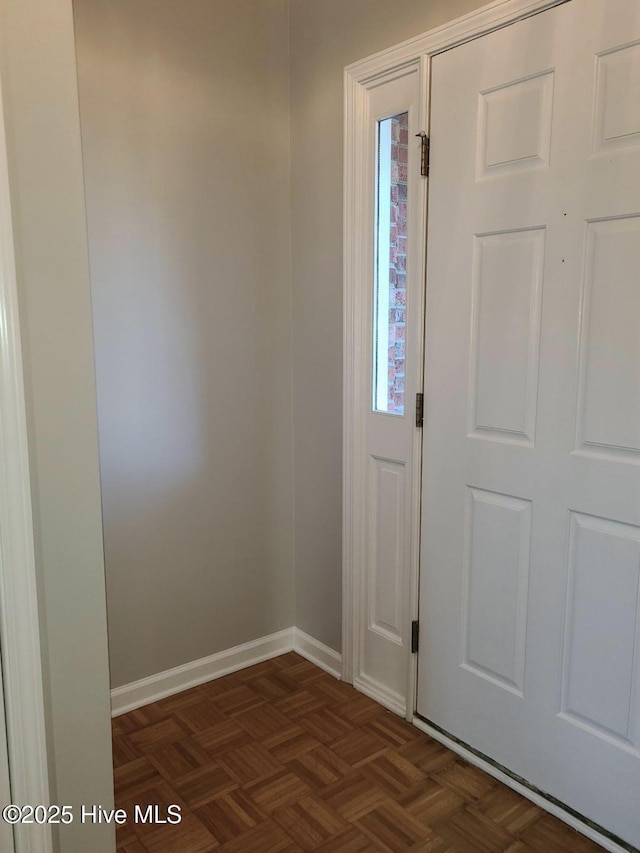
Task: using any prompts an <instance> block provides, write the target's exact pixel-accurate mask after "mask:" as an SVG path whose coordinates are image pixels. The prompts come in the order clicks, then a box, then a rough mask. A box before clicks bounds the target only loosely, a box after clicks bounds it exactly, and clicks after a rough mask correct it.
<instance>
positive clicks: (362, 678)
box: [353, 674, 407, 717]
mask: <svg viewBox="0 0 640 853" xmlns="http://www.w3.org/2000/svg"><path fill="white" fill-rule="evenodd" d="M353 686H354V687H355V688H356V689H357V690H359V691H360V692H361V693H364V694H365V696H368V697H369V698H370V699H373V700H374V702H377V703H378V704H379V705H382V706H383V707H385V708H387V709H388V710H389V711H393V713H394V714H398V715H399V716H400V717H406V716H407V702H406V699H405V698H404V696H400V694H398V693H395V692H394V691H393V690H389V688H388V687H385V686H384V684H380V683H379V682H377V681H374V679H373V678H369V676H367V675H362V674H361V675H358V676H356V677H355V678H354V680H353Z"/></svg>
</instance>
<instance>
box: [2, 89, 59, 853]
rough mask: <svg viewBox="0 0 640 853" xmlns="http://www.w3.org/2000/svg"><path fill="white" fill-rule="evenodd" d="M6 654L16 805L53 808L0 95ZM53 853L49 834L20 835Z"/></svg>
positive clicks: (34, 848) (36, 852) (44, 830)
mask: <svg viewBox="0 0 640 853" xmlns="http://www.w3.org/2000/svg"><path fill="white" fill-rule="evenodd" d="M0 649H1V652H2V668H3V674H4V700H5V706H6V724H7V738H8V751H9V768H10V777H11V779H10V784H11V794H12V799H13V802H14V803H16V804H18V805H26V804H29V805H33V806H35V805H39V804H42V805H49V777H48V767H47V750H46V735H45V716H44V698H43V682H42V664H41V649H40V628H39V618H38V600H37V585H36V563H35V552H34V541H33V518H32V509H31V486H30V479H29V456H28V447H27V421H26V410H25V394H24V376H23V370H22V350H21V343H20V326H19V317H18V289H17V280H16V265H15V255H14V241H13V226H12V217H11V199H10V187H9V167H8V161H7V145H6V135H5V122H4V110H3V106H2V96H1V91H0ZM14 840H15V849H16V853H50V851H51V850H52V835H51V827H50V826H47V825H38V824H30V825H24V826H16V827H15V828H14Z"/></svg>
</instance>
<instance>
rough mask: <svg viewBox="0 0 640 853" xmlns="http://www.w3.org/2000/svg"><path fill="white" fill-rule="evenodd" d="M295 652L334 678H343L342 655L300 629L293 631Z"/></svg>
mask: <svg viewBox="0 0 640 853" xmlns="http://www.w3.org/2000/svg"><path fill="white" fill-rule="evenodd" d="M293 650H294V651H295V652H298V654H299V655H302V657H303V658H306V659H307V660H308V661H311V663H315V664H316V666H319V667H320V668H321V669H324V670H325V672H328V673H329V675H333V676H334V678H342V655H341V654H339V653H338V652H336V651H334V650H333V649H330V648H329V646H325V644H324V643H321V642H320V640H316V638H315V637H311V636H310V635H309V634H305V632H304V631H301V630H300V628H294V629H293Z"/></svg>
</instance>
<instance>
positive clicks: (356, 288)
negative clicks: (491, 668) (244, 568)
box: [342, 0, 567, 717]
mask: <svg viewBox="0 0 640 853" xmlns="http://www.w3.org/2000/svg"><path fill="white" fill-rule="evenodd" d="M564 2H567V0H494V2H491V3H489V4H488V5H487V6H484V7H482V8H480V9H478V10H476V11H474V12H471V13H470V14H468V15H465V16H464V17H461V18H458V19H456V20H454V21H451V22H449V23H447V24H444V25H443V26H440V27H437V28H436V29H433V30H431V31H429V32H427V33H425V34H423V35H420V36H417V37H415V38H413V39H409V40H408V41H406V42H403V43H402V44H400V45H397V46H395V47H391V48H389V49H388V50H384V51H382V52H380V53H377V54H375V55H374V56H371V57H368V58H367V59H364V60H362V61H360V62H356V63H354V64H352V65H349V66H348V67H347V68H346V69H345V73H344V127H345V137H344V221H343V240H344V314H343V316H344V320H343V336H344V337H343V340H344V365H343V413H344V415H343V460H344V462H343V552H342V553H343V572H342V596H343V623H342V652H343V678H344V679H345V680H346V681H349V682H353V681H354V679H356V678H359V657H360V648H359V646H360V641H359V638H360V637H361V636H362V633H363V631H362V615H361V606H360V601H361V596H362V587H363V578H364V570H365V556H364V555H365V543H364V537H365V524H366V519H365V516H364V506H365V502H364V501H363V497H362V496H363V495H364V494H365V489H366V482H367V470H366V466H365V465H364V464H363V461H362V454H361V453H360V452H359V449H360V448H361V447H362V445H363V430H364V426H363V421H364V412H363V411H362V400H364V399H366V393H365V394H363V390H362V389H363V383H364V382H365V381H368V377H367V375H366V364H367V353H366V351H365V349H366V348H365V346H364V342H365V341H366V339H367V338H366V324H367V323H368V322H369V316H368V313H367V310H366V305H367V300H366V298H365V297H366V288H368V287H369V286H370V284H369V281H368V278H367V275H366V270H367V268H368V267H367V260H368V259H367V257H366V240H365V237H366V232H365V230H364V229H366V228H369V227H371V224H370V223H369V222H368V221H367V219H366V217H365V216H364V215H363V211H364V210H365V209H366V207H365V205H366V198H367V192H368V187H367V186H366V177H365V176H366V168H365V163H364V160H365V158H364V156H363V152H364V151H366V150H367V149H366V145H367V134H368V128H367V91H368V89H370V88H371V87H373V86H377V85H379V84H380V83H381V82H382V80H383V79H384V78H388V77H391V76H392V75H394V74H397V73H398V72H399V71H401V70H402V69H404V68H406V67H407V66H409V65H411V64H415V63H417V62H420V63H421V65H422V74H423V80H424V87H425V89H424V90H425V92H428V86H427V81H428V77H429V70H430V60H431V57H433V56H434V55H435V54H437V53H440V52H441V51H443V50H448V49H449V48H452V47H455V46H456V45H459V44H462V43H464V42H466V41H469V40H471V39H473V38H477V37H479V36H482V35H485V34H486V33H489V32H492V31H493V30H496V29H498V28H500V27H504V26H506V25H508V24H511V23H514V22H515V21H518V20H521V19H523V18H526V17H528V16H530V15H533V14H536V13H538V12H542V11H544V10H545V9H550V8H552V7H554V6H558V5H560V4H561V3H564ZM426 101H427V96H426V95H425V103H424V104H423V110H424V120H423V125H424V127H425V129H426V130H427V132H428V126H427V125H428V115H429V105H428V103H427V102H426ZM425 260H426V258H425ZM419 465H420V458H419V456H418V457H417V461H416V462H415V468H416V471H419ZM418 495H419V484H418ZM416 517H417V513H416ZM413 531H414V533H413V535H414V538H415V542H413V543H412V545H413V546H415V547H414V548H412V550H414V551H415V554H416V555H417V554H418V553H419V547H418V545H419V536H420V525H419V521H418V522H417V523H414V524H413ZM411 570H412V573H413V574H412V578H411V584H410V585H411V599H412V600H411V601H410V603H409V610H410V612H411V613H412V614H413V615H412V617H411V618H413V619H415V618H417V612H418V582H419V566H418V558H417V556H416V559H415V560H414V561H412V566H411ZM415 693H416V668H415V665H413V666H409V667H408V683H407V690H406V695H407V703H406V707H407V711H408V714H407V715H408V716H409V717H410V715H411V712H412V708H413V707H415Z"/></svg>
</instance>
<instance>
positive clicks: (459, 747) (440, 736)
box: [412, 717, 629, 853]
mask: <svg viewBox="0 0 640 853" xmlns="http://www.w3.org/2000/svg"><path fill="white" fill-rule="evenodd" d="M412 722H413V725H414V726H415V727H416V728H417V729H420V731H422V732H424V733H425V734H427V735H429V737H431V738H433V739H434V740H437V741H438V743H441V744H442V745H443V746H446V747H447V749H450V750H451V752H455V753H456V755H459V756H460V757H461V758H464V759H465V761H468V762H469V764H473V766H474V767H477V768H478V769H480V770H483V771H484V772H485V773H487V774H488V775H489V776H492V777H493V778H494V779H497V780H498V781H499V782H502V784H503V785H506V786H507V787H508V788H511V790H512V791H515V792H516V793H517V794H520V795H521V796H523V797H525V798H526V799H527V800H530V801H531V802H532V803H534V804H535V805H536V806H538V807H539V808H541V809H543V810H544V811H546V812H548V813H549V814H551V815H553V816H554V817H557V818H558V820H561V821H562V822H563V823H566V824H567V825H568V826H570V827H571V828H572V829H575V830H576V831H577V832H579V833H581V834H582V835H584V836H586V837H587V838H589V839H591V841H595V843H596V844H599V845H600V846H601V847H603V848H604V849H605V850H609V851H610V853H629V848H628V847H622V846H621V845H620V844H617V843H616V842H615V841H613V840H612V839H611V838H609V837H608V836H607V835H604V834H603V833H602V832H599V831H598V830H597V829H595V828H594V827H593V826H591V825H590V824H588V823H586V822H585V821H582V820H580V818H578V817H576V816H575V815H574V814H573V813H571V812H570V811H567V810H566V809H564V808H562V806H560V805H557V804H556V803H554V802H552V801H551V800H548V799H547V798H546V797H544V796H542V795H541V794H538V793H537V792H536V791H533V790H532V789H531V788H529V787H527V786H526V785H523V784H521V783H520V782H518V780H517V779H514V778H513V776H510V775H509V774H508V773H504V772H503V771H502V770H500V768H499V767H496V766H495V765H494V764H492V763H491V762H490V761H486V760H485V759H484V758H481V757H480V756H479V755H478V754H477V753H475V752H472V751H471V750H470V749H467V748H466V747H465V746H464V745H463V744H461V743H459V742H458V741H455V740H453V739H452V738H450V737H447V735H446V734H444V733H443V732H441V731H440V730H439V729H436V728H434V727H433V726H430V725H429V723H426V722H425V721H424V720H423V719H422V718H421V717H413V720H412Z"/></svg>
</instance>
